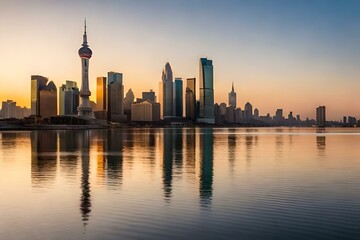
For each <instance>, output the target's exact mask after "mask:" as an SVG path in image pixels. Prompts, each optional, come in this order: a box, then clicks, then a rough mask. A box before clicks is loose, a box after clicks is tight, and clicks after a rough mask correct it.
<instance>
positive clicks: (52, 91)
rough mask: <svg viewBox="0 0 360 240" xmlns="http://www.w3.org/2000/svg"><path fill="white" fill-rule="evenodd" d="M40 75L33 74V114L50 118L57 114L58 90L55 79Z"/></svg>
mask: <svg viewBox="0 0 360 240" xmlns="http://www.w3.org/2000/svg"><path fill="white" fill-rule="evenodd" d="M47 82H48V79H47V78H46V77H43V76H40V75H32V76H31V115H33V116H36V117H41V118H43V119H45V118H47V119H49V118H50V117H52V116H56V115H57V90H56V86H55V84H54V82H53V81H50V82H49V83H48V84H47Z"/></svg>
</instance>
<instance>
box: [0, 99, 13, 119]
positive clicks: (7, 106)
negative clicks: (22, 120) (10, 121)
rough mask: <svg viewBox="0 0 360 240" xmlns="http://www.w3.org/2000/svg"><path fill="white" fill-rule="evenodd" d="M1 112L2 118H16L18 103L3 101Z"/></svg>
mask: <svg viewBox="0 0 360 240" xmlns="http://www.w3.org/2000/svg"><path fill="white" fill-rule="evenodd" d="M1 112H2V114H1V115H2V116H1V117H2V118H16V102H14V101H12V100H7V101H3V102H2V104H1Z"/></svg>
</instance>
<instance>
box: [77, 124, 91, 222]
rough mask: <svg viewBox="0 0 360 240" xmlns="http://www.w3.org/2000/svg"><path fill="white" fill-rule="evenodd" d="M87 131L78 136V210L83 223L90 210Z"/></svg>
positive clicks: (88, 139) (86, 219)
mask: <svg viewBox="0 0 360 240" xmlns="http://www.w3.org/2000/svg"><path fill="white" fill-rule="evenodd" d="M89 134H90V132H89V131H83V132H82V133H81V137H80V144H79V145H80V149H81V153H80V156H81V197H80V212H81V217H82V220H83V222H84V225H86V224H87V221H88V220H89V217H90V212H91V199H90V197H91V195H90V181H89V176H90V154H89V152H90V150H89V146H90V138H89Z"/></svg>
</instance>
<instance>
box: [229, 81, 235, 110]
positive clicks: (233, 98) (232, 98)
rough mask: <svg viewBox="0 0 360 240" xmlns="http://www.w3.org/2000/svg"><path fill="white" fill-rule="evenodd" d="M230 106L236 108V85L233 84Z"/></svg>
mask: <svg viewBox="0 0 360 240" xmlns="http://www.w3.org/2000/svg"><path fill="white" fill-rule="evenodd" d="M229 106H232V107H234V108H236V92H235V91H234V83H232V86H231V92H230V93H229Z"/></svg>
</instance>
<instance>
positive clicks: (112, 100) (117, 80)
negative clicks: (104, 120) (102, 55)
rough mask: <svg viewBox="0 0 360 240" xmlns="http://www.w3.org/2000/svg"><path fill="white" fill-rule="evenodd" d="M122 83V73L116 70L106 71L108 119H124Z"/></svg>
mask: <svg viewBox="0 0 360 240" xmlns="http://www.w3.org/2000/svg"><path fill="white" fill-rule="evenodd" d="M123 100H124V85H123V75H122V73H117V72H108V108H107V109H108V120H109V121H113V122H121V121H124V120H125V119H124V103H123Z"/></svg>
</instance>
